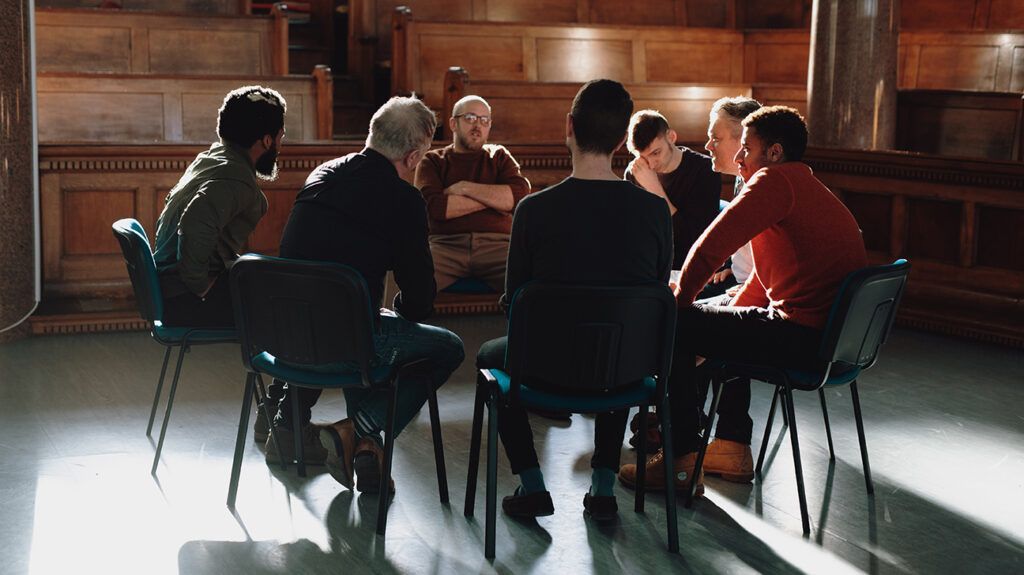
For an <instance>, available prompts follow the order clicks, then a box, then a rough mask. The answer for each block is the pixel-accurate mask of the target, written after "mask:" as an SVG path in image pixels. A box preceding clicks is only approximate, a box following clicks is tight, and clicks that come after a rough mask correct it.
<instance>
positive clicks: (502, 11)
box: [413, 0, 580, 23]
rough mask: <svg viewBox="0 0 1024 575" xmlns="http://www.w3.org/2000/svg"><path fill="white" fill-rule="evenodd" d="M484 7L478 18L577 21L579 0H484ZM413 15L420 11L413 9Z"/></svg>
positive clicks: (512, 20) (511, 20)
mask: <svg viewBox="0 0 1024 575" xmlns="http://www.w3.org/2000/svg"><path fill="white" fill-rule="evenodd" d="M484 4H485V9H484V13H483V15H482V17H480V16H478V17H477V19H479V20H488V21H490V22H566V23H572V22H579V21H580V18H579V17H580V14H579V6H578V5H579V0H484ZM413 15H414V16H415V17H416V18H418V19H420V20H426V19H427V18H426V17H425V16H420V12H419V11H418V10H416V9H415V8H414V9H413Z"/></svg>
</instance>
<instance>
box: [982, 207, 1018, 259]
mask: <svg viewBox="0 0 1024 575" xmlns="http://www.w3.org/2000/svg"><path fill="white" fill-rule="evenodd" d="M977 213H978V225H977V227H978V234H977V236H978V239H977V256H976V259H977V263H978V265H980V266H989V267H993V268H999V269H1005V270H1013V271H1017V272H1024V249H1021V246H1024V210H1013V209H1007V208H1003V207H999V206H985V205H981V206H978V209H977Z"/></svg>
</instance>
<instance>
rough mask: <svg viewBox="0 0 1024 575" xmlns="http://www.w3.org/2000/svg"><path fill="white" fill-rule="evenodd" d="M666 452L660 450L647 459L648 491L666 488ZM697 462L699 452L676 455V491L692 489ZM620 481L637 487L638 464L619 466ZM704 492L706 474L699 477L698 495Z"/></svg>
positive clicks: (645, 481)
mask: <svg viewBox="0 0 1024 575" xmlns="http://www.w3.org/2000/svg"><path fill="white" fill-rule="evenodd" d="M664 458H665V452H664V451H662V450H660V449H659V450H658V452H657V453H655V454H654V455H653V456H652V457H651V458H650V459H648V460H647V467H646V474H647V475H646V477H645V478H644V483H645V486H644V488H645V489H646V490H647V491H659V490H662V491H663V490H664V489H665V463H664V461H665V459H664ZM696 464H697V454H696V453H687V454H686V455H682V456H680V457H676V458H675V461H674V462H673V466H672V467H673V469H674V470H675V475H676V477H675V486H676V491H677V492H681V493H685V492H686V491H687V490H688V489H690V482H691V480H692V479H693V468H694V466H695V465H696ZM619 481H621V482H622V484H623V485H625V486H626V487H630V488H634V489H635V488H636V465H635V464H628V465H623V466H622V467H620V468H619ZM703 494H704V474H703V473H702V474H701V476H700V477H699V478H698V479H697V491H696V493H695V495H696V496H700V495H703Z"/></svg>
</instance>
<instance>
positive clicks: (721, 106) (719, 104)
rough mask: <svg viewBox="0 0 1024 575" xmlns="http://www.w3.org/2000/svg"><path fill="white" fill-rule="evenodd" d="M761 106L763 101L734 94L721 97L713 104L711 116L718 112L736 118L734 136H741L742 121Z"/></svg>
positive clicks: (720, 114)
mask: <svg viewBox="0 0 1024 575" xmlns="http://www.w3.org/2000/svg"><path fill="white" fill-rule="evenodd" d="M760 108H761V102H758V101H757V100H755V99H753V98H748V97H746V96H734V97H732V98H719V99H718V100H716V101H715V103H714V104H712V105H711V116H715V115H716V114H717V115H719V116H725V117H728V118H732V119H733V120H735V124H736V125H735V126H734V128H733V136H736V137H739V135H740V132H742V131H743V126H741V125H740V122H742V121H743V119H744V118H746V117H747V116H749V115H751V114H753V113H754V112H756V111H757V110H759V109H760Z"/></svg>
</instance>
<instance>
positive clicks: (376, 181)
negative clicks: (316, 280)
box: [267, 97, 464, 491]
mask: <svg viewBox="0 0 1024 575" xmlns="http://www.w3.org/2000/svg"><path fill="white" fill-rule="evenodd" d="M435 126H436V120H435V118H434V114H433V112H431V111H430V109H429V108H427V107H426V106H425V105H424V104H423V103H422V102H420V101H419V100H417V99H414V98H400V97H395V98H392V99H391V100H389V101H388V102H387V103H385V104H384V105H383V106H381V108H380V109H379V110H377V112H376V113H375V114H374V115H373V119H372V120H370V133H369V136H367V139H366V147H365V148H364V149H363V150H362V151H361V152H358V153H354V154H349V155H347V156H344V157H341V158H336V159H334V160H331V161H329V162H327V163H325V164H322V165H320V166H319V167H317V168H316V169H315V170H313V173H311V174H310V175H309V177H308V178H307V179H306V184H305V185H304V186H303V188H302V190H301V191H300V192H299V195H298V197H297V198H296V200H295V205H294V206H293V207H292V212H291V215H290V216H289V218H288V223H287V224H286V225H285V229H284V234H283V236H282V238H281V256H282V257H286V258H295V259H303V260H318V261H330V262H338V263H342V264H345V265H348V266H351V267H353V268H355V269H356V270H357V271H359V272H360V273H361V274H362V275H363V277H364V278H365V279H366V283H367V285H368V286H369V288H370V296H371V297H372V298H373V303H374V305H375V306H376V307H378V308H379V307H380V306H381V304H382V303H383V302H382V301H381V300H382V298H383V294H384V277H385V274H386V273H387V272H388V270H394V275H395V281H396V282H397V283H398V287H399V289H400V290H401V291H400V293H399V294H398V296H397V297H396V298H395V302H394V307H395V311H391V310H388V309H381V311H380V319H379V323H378V326H379V333H378V334H377V335H375V336H374V344H375V347H376V354H377V360H376V361H377V362H380V363H381V364H384V363H391V364H399V365H402V364H408V363H411V362H413V361H417V360H421V361H420V363H418V364H417V365H416V366H415V367H414V368H411V369H407V370H406V371H404V372H403V377H402V385H401V387H400V388H399V395H398V406H397V411H396V414H395V434H396V435H397V434H398V433H401V431H402V429H403V428H405V426H406V425H407V424H408V423H409V422H410V421H411V420H412V419H413V418H414V417H415V416H416V414H417V413H419V410H420V407H422V406H423V403H424V402H425V401H426V400H427V396H428V393H429V390H430V389H431V388H433V389H437V388H438V387H440V386H441V385H442V384H443V383H444V382H445V381H447V380H448V376H450V375H451V373H452V372H453V371H455V368H457V367H458V366H459V364H461V363H462V360H463V358H464V351H463V347H462V340H460V339H459V338H458V336H456V335H455V334H453V333H452V332H450V331H448V330H446V329H443V328H439V327H434V326H429V325H423V324H420V323H415V322H418V321H422V320H423V319H424V318H426V317H427V316H428V315H429V314H430V312H431V311H432V310H433V303H434V295H435V285H434V264H433V260H431V257H430V249H429V247H428V245H427V212H426V208H425V205H424V202H423V197H422V196H421V195H420V192H419V190H417V189H416V188H415V187H413V186H412V185H411V184H409V183H408V180H409V179H410V178H411V176H412V174H413V171H414V170H415V169H416V165H417V164H419V162H420V159H421V158H422V157H423V154H424V153H426V151H427V150H428V149H430V142H431V138H432V136H433V133H434V128H435ZM296 392H297V393H296ZM388 395H389V392H387V391H377V390H364V389H348V390H345V398H346V403H347V407H348V415H349V417H348V418H347V419H344V420H342V421H339V422H337V423H335V424H333V425H331V426H325V427H324V428H322V429H320V430H317V429H316V427H317V426H312V425H310V424H309V421H310V410H311V408H312V406H313V405H314V404H315V403H316V401H317V399H318V398H319V396H320V390H318V389H306V388H291V389H288V390H287V391H286V393H285V397H284V399H283V400H282V401H281V404H280V409H279V410H278V413H277V417H276V419H275V421H274V424H275V433H276V434H278V435H279V437H286V438H287V437H290V435H289V434H288V432H289V430H290V429H291V424H292V422H291V413H292V412H291V404H290V402H291V401H296V400H297V401H298V402H299V414H300V417H302V421H301V422H300V423H302V424H305V427H306V429H309V430H311V431H309V432H306V434H305V435H306V436H308V437H307V438H306V439H310V440H311V441H310V443H314V442H315V443H316V444H315V445H313V446H312V447H314V448H319V451H320V454H321V455H320V457H321V459H322V458H323V457H324V456H326V463H327V466H328V470H329V471H330V472H331V475H332V476H334V478H335V479H337V480H338V481H339V482H341V483H342V484H343V485H345V486H346V487H351V486H352V479H353V477H352V476H353V471H354V472H355V474H357V475H358V477H359V484H358V488H359V490H360V491H375V490H376V489H377V486H378V483H379V481H380V479H379V478H380V475H379V474H380V472H381V464H382V461H383V457H382V455H383V452H382V449H381V437H380V433H381V430H382V429H383V426H384V424H385V423H386V418H387V409H388V402H389V398H388ZM314 431H319V438H318V439H317V437H316V434H315V433H314ZM290 443H291V442H289V441H288V440H287V439H285V440H284V441H280V440H279V445H280V446H281V448H282V451H288V446H289V444H290ZM285 455H286V457H287V454H285ZM276 458H277V451H276V450H275V449H273V448H272V446H270V445H268V449H267V459H268V461H275V460H276Z"/></svg>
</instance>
